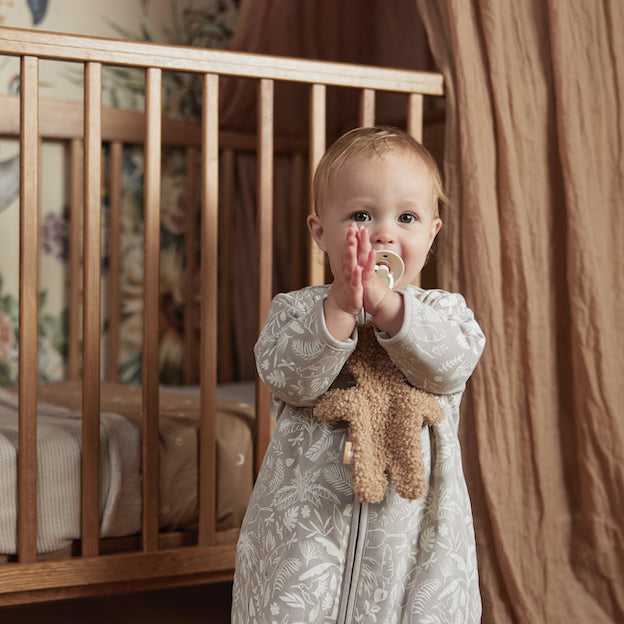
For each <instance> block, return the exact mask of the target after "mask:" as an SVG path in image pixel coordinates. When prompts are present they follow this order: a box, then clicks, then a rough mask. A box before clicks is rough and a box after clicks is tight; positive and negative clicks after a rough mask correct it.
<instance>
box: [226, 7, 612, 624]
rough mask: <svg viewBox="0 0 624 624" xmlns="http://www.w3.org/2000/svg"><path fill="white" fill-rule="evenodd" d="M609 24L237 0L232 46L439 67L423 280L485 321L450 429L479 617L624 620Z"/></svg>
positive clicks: (499, 10) (530, 15)
mask: <svg viewBox="0 0 624 624" xmlns="http://www.w3.org/2000/svg"><path fill="white" fill-rule="evenodd" d="M421 20H422V22H421ZM423 24H424V29H423ZM424 32H426V37H425V35H424V34H423V33H424ZM622 32H624V3H622V2H620V1H619V0H566V1H565V2H562V1H560V0H522V1H520V2H500V1H499V0H473V1H472V2H465V1H463V0H462V1H459V0H440V1H436V2H433V1H431V0H393V2H392V3H387V2H383V1H382V0H371V1H366V2H364V1H354V0H351V1H347V0H343V1H341V2H335V1H333V0H331V1H325V0H320V1H318V2H304V1H303V0H300V1H297V2H292V1H291V0H271V1H269V0H253V1H247V2H243V5H242V7H241V21H240V23H239V28H238V31H237V33H236V37H235V47H236V48H237V49H244V50H247V51H251V52H271V53H280V54H285V55H290V56H304V57H311V58H324V59H328V60H338V61H356V62H363V63H370V64H382V65H389V66H401V67H412V68H414V69H430V68H431V65H430V56H429V54H430V52H431V54H432V55H433V58H434V60H435V63H436V64H437V67H438V68H439V69H440V71H442V73H443V74H444V77H445V82H446V90H447V96H446V130H445V132H446V135H445V150H444V163H443V164H444V171H445V176H446V183H447V187H448V190H449V193H450V198H451V202H450V208H449V209H448V210H447V211H446V213H445V214H444V215H443V219H444V222H445V226H444V229H443V231H442V233H441V235H440V240H439V245H438V253H437V282H438V285H439V286H440V287H442V288H445V289H448V290H458V291H460V292H462V293H463V294H464V295H465V296H466V298H467V300H468V302H469V304H470V305H471V307H473V309H474V310H475V313H476V316H477V318H478V320H479V321H480V323H481V325H482V327H483V329H484V331H485V333H486V335H487V337H488V344H487V347H486V352H485V354H484V356H483V359H482V361H481V363H480V364H479V366H478V367H477V371H476V373H475V374H474V376H473V378H472V380H471V382H470V384H469V389H468V392H467V394H466V396H465V398H464V403H463V406H462V429H461V436H462V444H463V449H464V464H465V469H466V475H467V479H468V484H469V489H470V494H471V498H472V501H473V509H474V515H475V527H476V532H477V543H478V553H479V565H480V575H481V589H482V595H483V598H484V618H483V620H484V622H492V623H496V624H501V623H504V622H517V623H523V624H524V623H526V624H535V623H537V622H547V623H550V622H553V623H558V622H561V623H567V622H583V623H584V622H588V623H589V622H591V623H592V624H593V623H604V624H606V623H608V622H621V621H624V589H623V588H624V530H623V528H622V527H623V525H624V521H623V519H624V416H622V407H621V406H622V405H624V381H623V378H624V365H623V363H624V332H623V331H622V328H621V325H622V321H624V294H623V293H624V262H623V259H624V258H623V256H624V234H623V233H624V222H623V221H624V217H623V214H624V210H622V206H623V205H624V163H623V162H622V159H623V156H622V154H623V153H624V150H623V147H624V146H623V144H622V143H623V140H624V138H623V137H624V109H623V106H624V103H623V95H622V94H624V37H622ZM427 39H428V46H427ZM429 50H430V52H429ZM235 95H236V97H235V98H234V97H232V99H231V102H232V106H231V107H230V108H229V110H227V111H225V113H226V118H227V119H228V122H229V123H231V124H233V125H236V124H237V123H243V122H244V120H245V119H249V118H250V117H249V109H248V108H246V106H248V105H245V101H246V100H245V97H246V96H245V94H244V93H237V94H235ZM293 97H294V96H293ZM252 115H253V113H252ZM340 123H341V122H340V120H337V121H336V128H338V127H339V126H340ZM296 127H298V126H297V124H296V123H295V122H292V123H291V122H290V121H289V119H288V114H285V115H284V116H283V117H280V119H279V120H278V128H280V129H283V131H285V132H288V131H292V132H296V130H295V129H296Z"/></svg>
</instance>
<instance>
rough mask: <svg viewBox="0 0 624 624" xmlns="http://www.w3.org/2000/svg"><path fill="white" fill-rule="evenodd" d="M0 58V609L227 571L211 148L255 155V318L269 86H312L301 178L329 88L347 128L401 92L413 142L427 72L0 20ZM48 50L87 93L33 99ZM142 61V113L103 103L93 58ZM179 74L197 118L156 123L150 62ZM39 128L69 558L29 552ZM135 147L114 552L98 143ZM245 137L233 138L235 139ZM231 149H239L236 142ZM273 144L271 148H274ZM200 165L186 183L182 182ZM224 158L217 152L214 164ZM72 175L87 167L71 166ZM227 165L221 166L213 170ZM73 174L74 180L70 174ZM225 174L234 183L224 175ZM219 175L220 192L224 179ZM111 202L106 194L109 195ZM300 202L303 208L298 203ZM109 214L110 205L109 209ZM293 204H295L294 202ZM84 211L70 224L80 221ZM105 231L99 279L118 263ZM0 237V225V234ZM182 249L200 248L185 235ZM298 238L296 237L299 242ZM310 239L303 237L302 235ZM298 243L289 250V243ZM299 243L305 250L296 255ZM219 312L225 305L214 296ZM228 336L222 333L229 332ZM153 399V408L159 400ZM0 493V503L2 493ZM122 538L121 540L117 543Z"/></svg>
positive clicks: (221, 575) (264, 263)
mask: <svg viewBox="0 0 624 624" xmlns="http://www.w3.org/2000/svg"><path fill="white" fill-rule="evenodd" d="M0 54H3V55H12V56H18V57H20V59H21V91H20V96H19V97H17V96H16V97H9V96H5V97H3V98H2V99H0V111H1V112H0V134H2V135H3V136H4V135H11V134H17V133H18V132H19V140H20V164H21V171H20V176H21V177H20V266H19V320H20V322H19V385H18V388H17V394H18V398H19V437H18V445H19V453H18V460H17V462H18V463H17V475H18V484H17V502H18V509H19V513H18V519H17V527H16V531H17V556H16V557H14V558H5V560H4V562H3V561H2V560H0V605H2V604H17V603H25V602H34V601H42V600H52V599H60V598H68V597H76V596H84V595H96V594H104V593H114V592H122V591H136V590H142V589H153V588H159V587H170V586H176V585H188V584H198V583H206V582H212V581H220V580H226V579H229V578H231V577H232V573H233V568H234V558H235V550H236V538H237V531H236V530H230V531H225V532H221V531H218V530H217V525H216V520H215V518H216V510H217V486H216V470H217V467H216V444H217V441H216V440H217V433H216V429H217V425H216V416H215V415H216V412H217V380H218V361H219V362H223V361H226V360H227V355H226V356H225V357H224V356H223V353H221V357H218V353H217V351H218V333H219V332H220V331H221V332H223V331H224V325H221V326H219V322H218V315H219V313H220V310H219V308H218V303H219V302H220V301H223V299H224V298H227V288H224V285H223V282H224V279H227V278H224V273H227V267H221V270H220V267H219V244H220V241H219V237H218V232H219V215H222V217H223V215H228V216H232V217H233V218H235V215H231V214H230V213H231V208H227V210H224V206H223V205H221V206H220V198H221V204H222V203H223V201H227V197H229V196H230V195H231V189H230V190H229V191H228V189H227V185H228V180H230V181H231V179H232V176H231V175H227V172H223V171H220V167H219V163H220V157H221V156H222V155H223V153H224V151H227V150H230V151H232V150H235V149H252V150H253V151H254V152H255V154H256V157H257V241H258V258H257V268H256V269H255V270H256V271H257V279H258V301H257V302H256V304H255V305H256V312H255V317H256V319H257V320H256V323H257V325H256V326H257V327H259V326H260V325H261V323H262V321H263V319H264V318H265V316H266V313H267V311H268V307H269V304H270V301H271V298H272V296H273V294H274V292H273V289H274V286H273V284H272V281H271V276H272V273H273V270H272V266H273V262H274V251H273V250H274V244H273V243H274V238H273V203H274V202H273V195H274V171H273V162H274V155H275V153H276V151H277V148H276V146H277V145H279V141H280V138H279V137H275V136H274V134H275V133H274V117H275V109H274V84H275V81H286V82H293V83H300V84H305V85H309V98H310V99H309V103H310V118H309V121H308V124H309V126H308V128H309V130H308V140H307V142H306V143H305V145H304V146H303V147H302V148H300V147H299V146H297V147H294V148H288V149H290V150H291V151H292V153H293V154H295V157H296V158H297V159H298V160H297V162H299V163H303V162H306V163H307V164H306V167H307V170H308V172H309V173H311V172H312V171H313V170H314V167H315V165H316V163H317V162H318V160H319V158H320V157H321V155H322V153H323V151H324V150H325V147H326V143H327V142H328V140H331V138H333V137H328V136H327V130H326V98H327V89H328V88H332V87H341V88H349V89H353V90H356V91H357V92H358V93H359V98H360V117H359V120H355V121H354V125H357V124H359V125H372V124H374V123H375V102H376V93H377V92H379V91H383V92H397V93H402V94H405V101H406V109H405V116H404V119H405V120H406V121H405V123H406V127H407V129H408V130H409V131H410V132H411V133H412V134H413V135H414V136H416V137H417V138H418V139H422V132H423V100H424V96H427V95H441V94H442V92H443V87H442V79H441V76H440V75H439V74H435V73H423V72H410V71H402V70H391V69H379V68H371V67H360V66H355V65H345V64H337V63H326V62H314V61H309V60H297V59H291V58H283V57H269V56H262V55H252V54H243V53H233V52H224V51H214V50H205V49H194V48H187V47H175V46H165V45H155V44H146V43H137V42H128V41H117V40H105V39H94V38H86V37H78V36H70V35H61V34H52V33H45V32H39V31H38V32H35V31H27V30H17V29H9V28H0ZM40 59H56V60H64V61H72V62H75V63H80V64H82V65H84V104H83V103H68V102H44V101H42V100H40V97H39V94H38V84H39V60H40ZM118 65H121V66H128V67H139V68H144V69H145V113H144V114H142V113H132V112H128V111H117V110H108V109H105V108H103V107H102V103H101V102H102V67H103V66H118ZM163 71H179V72H192V73H194V74H197V75H198V76H201V80H202V89H201V92H202V120H201V124H200V125H195V124H191V123H185V122H174V121H171V120H163V116H162V112H161V111H162V96H161V84H162V72H163ZM231 77H240V78H245V79H251V80H253V81H255V82H256V83H257V90H258V96H257V102H258V109H257V128H258V131H257V134H256V136H255V137H253V138H252V139H251V141H252V143H251V146H249V140H250V137H242V136H240V135H238V134H233V133H230V132H228V131H227V129H224V128H222V127H221V124H220V115H219V90H220V84H221V80H222V79H223V78H228V79H230V78H231ZM46 137H51V138H54V139H56V140H59V139H62V140H63V141H66V142H67V144H68V146H69V147H68V150H69V153H70V163H71V164H70V168H71V169H72V170H73V171H75V173H74V174H73V175H72V176H71V180H72V182H71V197H72V198H73V200H72V203H71V205H72V230H71V239H70V240H71V249H72V250H73V252H72V254H71V260H70V263H71V267H70V289H69V295H68V296H69V297H70V300H71V301H72V302H73V303H71V305H70V306H69V309H70V310H72V311H74V315H73V316H72V317H71V318H70V320H69V335H70V341H69V354H68V366H67V374H68V377H69V378H70V379H73V380H78V381H77V382H76V383H79V385H80V390H81V412H82V434H81V436H82V460H81V461H82V466H81V483H82V487H81V495H80V500H81V503H80V505H81V520H80V522H81V532H80V539H79V540H77V541H76V543H75V544H74V545H73V546H72V549H71V553H67V552H66V553H64V554H63V555H62V556H59V557H54V556H52V557H50V556H41V555H40V554H38V552H37V526H38V517H37V505H38V482H37V409H38V407H37V399H38V394H39V384H40V381H39V378H38V292H39V268H38V267H39V240H38V231H39V217H38V211H39V197H38V194H39V183H40V182H39V149H40V142H41V141H42V140H45V139H46ZM126 143H136V144H143V145H144V149H145V177H144V214H145V229H144V267H145V275H144V294H143V301H144V303H143V309H144V316H143V347H142V348H143V357H142V360H143V372H142V391H141V392H142V394H141V400H140V404H141V412H142V417H141V426H140V434H141V449H142V450H141V476H142V526H141V530H140V534H138V535H135V536H131V538H130V539H131V541H129V542H127V543H126V547H125V549H123V550H122V551H120V550H119V549H117V548H111V547H110V545H109V543H108V542H107V540H104V539H102V538H101V535H100V461H99V457H100V424H101V415H100V411H101V409H102V408H101V403H102V392H103V385H102V384H103V383H104V382H103V381H102V380H113V381H114V380H115V366H114V365H112V366H109V367H104V369H103V367H102V365H101V361H102V349H103V347H102V344H101V335H100V328H101V297H102V295H101V281H102V275H101V266H100V256H101V244H102V243H101V234H100V232H101V201H102V198H101V187H102V145H103V144H109V145H110V154H111V163H112V164H111V170H112V171H116V170H117V165H115V161H117V160H118V159H119V153H120V151H119V150H120V146H121V145H123V144H126ZM243 144H244V145H243ZM166 145H178V146H181V147H182V148H184V149H185V150H186V151H187V157H188V162H189V167H188V171H189V174H188V180H187V183H188V185H189V188H194V187H195V185H197V186H198V187H199V189H200V191H199V195H200V197H199V198H198V205H199V206H200V209H199V210H200V215H199V223H200V235H199V240H200V250H201V262H200V269H199V271H200V275H199V280H197V279H196V277H197V276H195V275H194V274H193V271H194V267H193V265H192V263H188V274H187V276H186V279H185V284H186V286H185V292H186V299H187V303H188V305H187V307H185V310H187V311H188V312H187V313H186V312H185V314H187V315H186V321H185V325H186V327H188V333H187V340H186V347H187V349H188V357H187V358H186V362H187V364H188V367H187V374H186V376H187V379H188V380H191V381H192V375H193V369H194V367H195V366H198V362H199V363H200V364H199V369H200V373H199V388H200V390H199V397H200V398H199V444H198V446H199V459H198V467H197V470H198V484H199V485H198V493H197V496H198V500H199V502H198V520H197V528H196V531H192V532H190V533H183V534H181V533H179V532H176V533H175V534H172V533H170V532H165V531H163V530H162V528H161V527H160V525H159V461H160V458H159V451H158V448H159V435H160V433H159V418H160V415H159V373H158V348H159V345H158V323H159V317H158V297H159V275H158V267H159V227H160V225H159V224H160V208H161V206H160V201H161V199H160V184H161V155H162V150H163V149H164V146H166ZM241 145H243V146H242V147H241ZM279 149H281V148H279ZM195 162H197V163H198V167H197V169H198V170H199V172H200V173H199V176H198V177H199V180H197V179H196V178H194V175H193V171H194V170H195V169H196V167H195V165H194V163H195ZM223 162H226V163H227V162H230V161H229V160H227V159H226V160H225V161H223ZM82 170H83V171H84V178H83V177H82V173H81V171H82ZM224 173H225V174H226V175H225V176H224ZM83 180H84V181H83ZM307 180H309V177H308V176H307V175H304V176H301V184H302V185H303V189H302V193H303V195H304V196H307V194H308V184H309V183H308V181H307ZM230 183H231V182H230ZM119 184H120V183H119V176H118V175H116V174H112V186H113V187H114V188H113V189H112V190H111V202H112V204H113V203H114V202H115V197H117V196H118V194H119V192H120V190H119ZM220 184H221V186H223V185H225V186H226V188H221V192H220ZM112 204H111V205H112ZM306 209H307V208H306ZM112 214H115V212H114V210H113V212H112ZM301 214H304V213H303V212H302V213H301ZM81 221H82V225H81ZM115 231H116V230H115V227H114V224H113V227H112V228H111V242H110V248H111V260H110V270H111V274H113V275H114V274H115V272H117V271H118V270H119V261H120V260H119V256H118V255H116V253H115V251H114V250H115V249H117V248H118V243H116V242H115V240H114V237H115ZM0 236H1V234H0ZM188 239H189V240H188V242H187V244H188V247H187V253H188V257H193V256H194V255H195V254H196V253H197V249H196V248H195V247H194V245H195V243H194V242H193V240H191V239H192V237H188ZM304 248H305V246H304ZM310 249H312V247H311V246H310ZM300 253H301V252H300ZM306 253H307V252H306ZM308 255H309V260H307V261H306V262H308V266H309V272H308V280H309V281H310V283H320V282H322V281H323V279H324V269H323V266H322V262H319V259H318V256H317V255H316V253H315V252H313V251H311V252H310V253H309V254H308ZM196 283H200V284H201V289H200V290H201V292H200V293H199V300H200V303H199V320H198V322H199V326H200V334H199V335H200V342H199V351H198V352H197V351H194V348H195V347H196V344H195V339H194V337H193V336H194V335H193V333H192V326H193V322H194V320H193V315H194V314H195V313H196V311H195V310H196V306H195V301H196V300H197V297H198V293H196V292H195V286H194V284H196ZM119 296H120V294H119V289H118V287H117V286H115V281H114V280H113V281H112V282H111V286H110V287H109V288H108V301H107V302H106V304H107V305H109V306H110V310H111V312H110V318H111V321H110V322H111V328H110V331H109V332H108V340H109V343H108V346H107V347H106V356H107V358H108V361H109V362H110V361H113V362H114V360H115V350H116V348H117V347H116V337H115V336H116V329H115V327H116V325H115V322H114V318H115V310H116V309H118V307H119ZM225 309H226V310H227V306H225ZM226 331H227V330H226ZM160 409H162V408H160ZM253 435H254V448H255V460H254V461H255V466H256V469H257V468H258V467H259V465H260V462H261V461H262V457H263V453H264V450H265V449H266V447H267V445H268V441H269V438H270V397H269V395H268V393H267V391H266V388H264V387H263V386H262V385H261V384H257V388H256V398H255V427H254V432H253ZM0 504H1V502H0ZM128 544H130V546H128Z"/></svg>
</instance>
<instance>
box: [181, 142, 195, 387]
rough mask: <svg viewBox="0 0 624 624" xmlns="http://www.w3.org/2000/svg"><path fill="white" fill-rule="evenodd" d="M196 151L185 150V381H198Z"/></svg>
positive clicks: (193, 149) (191, 149) (189, 382)
mask: <svg viewBox="0 0 624 624" xmlns="http://www.w3.org/2000/svg"><path fill="white" fill-rule="evenodd" d="M197 155H198V154H197V150H196V149H195V148H194V147H189V148H187V150H186V235H185V237H184V257H185V262H184V334H183V335H184V363H183V370H182V376H183V380H184V383H185V384H192V383H196V381H197V365H198V362H197V339H196V336H195V327H196V320H197V312H196V306H195V301H196V296H195V295H196V292H195V288H196V281H195V278H196V260H197V237H196V236H195V224H196V223H197V212H198V210H197Z"/></svg>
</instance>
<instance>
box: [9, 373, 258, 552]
mask: <svg viewBox="0 0 624 624" xmlns="http://www.w3.org/2000/svg"><path fill="white" fill-rule="evenodd" d="M39 400H40V403H39V408H38V428H37V450H38V535H37V550H38V552H40V553H46V552H52V551H55V550H59V549H61V548H64V547H66V546H67V545H68V544H69V543H70V542H71V540H73V539H77V538H79V536H80V460H81V417H80V411H79V407H80V404H81V387H80V384H79V383H78V382H63V383H59V384H49V385H43V386H41V387H40V389H39ZM61 404H62V407H59V405H61ZM101 409H102V413H101V419H100V446H101V452H100V456H101V461H100V474H101V498H100V509H101V535H102V537H119V536H124V535H132V534H134V533H137V532H138V531H139V530H140V527H141V474H140V443H141V441H140V419H141V389H140V388H138V387H130V386H120V385H116V384H106V383H105V384H102V392H101ZM198 417H199V397H198V396H194V395H189V394H179V393H174V392H163V391H161V393H160V420H159V423H160V473H161V474H160V525H161V527H163V528H166V529H174V528H188V527H192V526H193V525H194V524H195V523H196V520H197V449H198ZM252 426H253V408H252V407H250V406H249V405H246V404H243V403H237V402H232V401H219V405H218V417H217V473H218V475H217V481H218V482H217V499H218V502H217V529H218V530H225V529H229V528H233V527H237V526H239V525H240V521H241V519H242V516H243V514H244V511H245V508H246V505H247V501H248V500H249V496H250V494H251V488H252V480H253V442H252V434H251V429H252ZM17 439H18V430H17V396H16V394H15V393H14V392H11V391H7V390H6V389H3V388H0V553H4V554H13V553H15V552H16V523H17V514H16V508H17V494H16V492H17V474H16V473H17V470H16V464H17V445H18V444H17Z"/></svg>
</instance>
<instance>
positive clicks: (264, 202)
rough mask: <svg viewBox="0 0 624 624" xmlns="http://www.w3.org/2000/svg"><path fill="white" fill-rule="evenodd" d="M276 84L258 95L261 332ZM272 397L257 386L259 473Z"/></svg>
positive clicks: (267, 295) (267, 292)
mask: <svg viewBox="0 0 624 624" xmlns="http://www.w3.org/2000/svg"><path fill="white" fill-rule="evenodd" d="M274 112H275V111H274V83H273V81H272V80H266V79H263V80H260V89H259V94H258V227H257V235H258V332H260V329H261V328H262V325H263V324H264V321H265V320H266V317H267V314H268V313H269V307H270V305H271V298H272V297H273V280H272V277H273V148H274V145H273V117H274ZM270 413H271V396H270V393H269V390H268V388H267V387H266V386H265V385H264V384H260V383H257V384H256V434H255V440H254V442H255V462H256V471H258V470H259V469H260V464H261V462H262V457H263V456H264V451H265V450H266V448H267V446H268V445H269V438H270V436H271V432H270V427H269V423H270Z"/></svg>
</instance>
